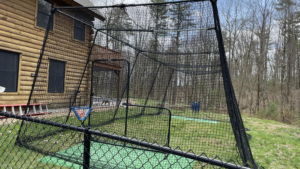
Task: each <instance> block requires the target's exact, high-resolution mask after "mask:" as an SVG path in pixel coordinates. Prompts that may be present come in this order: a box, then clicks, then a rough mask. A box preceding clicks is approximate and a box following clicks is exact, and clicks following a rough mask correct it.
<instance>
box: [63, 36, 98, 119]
mask: <svg viewBox="0 0 300 169" xmlns="http://www.w3.org/2000/svg"><path fill="white" fill-rule="evenodd" d="M98 32H99V30H97V31H96V33H95V38H94V41H93V44H92V46H91V49H90V51H89V55H88V57H87V60H86V64H85V67H84V70H83V72H82V76H81V79H80V81H79V85H78V89H77V91H76V93H75V97H74V100H73V102H72V104H71V107H72V106H74V104H76V98H77V94H78V92H79V89H80V86H81V83H82V80H83V77H84V74H85V71H86V69H87V67H88V64H89V61H90V57H91V55H92V52H93V48H94V45H95V41H96V38H97V34H98ZM71 107H70V110H69V114H68V116H67V119H66V122H68V120H69V117H70V114H71V111H72V109H71Z"/></svg>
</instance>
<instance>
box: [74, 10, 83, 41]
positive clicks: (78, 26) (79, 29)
mask: <svg viewBox="0 0 300 169" xmlns="http://www.w3.org/2000/svg"><path fill="white" fill-rule="evenodd" d="M75 17H76V18H77V19H78V20H80V21H83V22H84V21H85V20H84V18H83V17H82V16H80V15H78V14H77V13H76V14H75ZM80 21H77V20H74V39H77V40H80V41H83V42H84V38H85V24H84V23H82V22H80Z"/></svg>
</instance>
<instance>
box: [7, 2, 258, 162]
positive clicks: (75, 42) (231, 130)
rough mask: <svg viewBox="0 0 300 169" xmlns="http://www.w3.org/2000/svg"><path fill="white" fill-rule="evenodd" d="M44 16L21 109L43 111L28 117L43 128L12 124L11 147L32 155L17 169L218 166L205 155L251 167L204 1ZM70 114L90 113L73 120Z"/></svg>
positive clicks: (212, 16)
mask: <svg viewBox="0 0 300 169" xmlns="http://www.w3.org/2000/svg"><path fill="white" fill-rule="evenodd" d="M100 15H101V16H100ZM51 18H53V30H50V29H49V28H50V27H49V28H48V31H47V33H46V38H45V42H44V43H45V44H44V47H43V48H42V52H41V57H40V60H39V63H38V68H37V71H36V74H35V75H36V77H35V81H34V87H33V88H32V91H31V95H30V99H29V102H28V106H27V111H26V114H27V116H33V115H35V114H34V112H32V111H33V110H32V109H31V107H32V105H33V104H43V105H47V110H48V111H47V113H41V114H39V115H40V116H35V118H37V119H42V118H43V119H44V120H45V122H47V121H48V122H49V124H48V125H47V124H45V123H42V122H41V121H37V122H30V120H29V121H28V120H24V121H22V122H21V121H19V122H18V124H16V123H14V124H13V126H14V125H20V129H19V130H18V131H17V135H16V136H17V137H16V145H18V146H19V147H20V149H24V150H25V149H26V151H29V150H31V151H32V153H33V154H34V155H37V156H38V157H39V159H35V160H38V162H32V163H28V164H27V163H26V164H23V168H30V167H31V166H32V165H33V166H34V167H37V166H43V167H50V166H51V165H53V164H54V166H51V167H55V165H56V166H64V167H74V168H77V167H81V166H82V164H83V163H84V164H85V165H89V166H90V168H128V167H132V168H201V167H205V168H218V167H221V166H222V165H223V163H222V162H221V163H222V165H218V164H217V163H214V162H212V163H210V162H209V160H208V161H207V160H205V158H207V159H208V158H211V159H216V160H221V161H224V162H229V163H235V164H238V165H240V166H246V167H251V168H257V166H256V164H255V162H254V160H253V157H252V154H251V150H250V147H249V143H248V140H247V136H246V133H245V128H244V126H243V122H242V119H241V115H240V112H239V109H238V105H237V102H236V99H235V95H234V91H233V87H232V84H231V80H230V76H229V71H228V68H227V63H226V59H225V51H224V45H223V42H222V36H221V30H220V24H219V19H218V11H217V8H216V3H215V2H214V1H212V2H210V1H191V2H169V3H163V4H144V5H119V6H111V7H93V8H88V7H77V8H76V7H75V8H74V7H65V8H57V9H56V10H53V12H52V15H51V17H50V21H51ZM102 18H105V20H103V19H102ZM49 25H52V23H51V22H50V23H49ZM49 30H50V31H49ZM72 107H81V108H82V109H84V108H85V107H87V108H93V110H92V112H91V114H90V116H89V117H88V118H87V120H85V121H79V120H78V119H77V117H76V116H75V114H74V112H73V111H72V109H71V108H72ZM15 118H16V117H15ZM50 123H51V124H50ZM63 125H64V127H63ZM4 126H9V124H4ZM76 126H77V127H76ZM84 128H85V130H86V131H83V129H84ZM14 130H16V129H14ZM84 133H85V134H86V136H84ZM103 133H108V135H109V136H107V135H105V134H104V135H103ZM113 134H115V135H116V136H118V137H112V136H111V135H113ZM121 136H122V137H121ZM122 138H124V139H125V140H124V139H122ZM126 139H128V140H132V139H136V140H139V141H144V142H145V145H144V144H138V143H137V142H131V141H126ZM146 143H147V144H146ZM148 144H149V145H148ZM146 145H148V146H146ZM157 146H158V147H159V146H160V148H161V149H160V148H157ZM87 147H89V150H88V154H89V156H88V161H89V164H88V163H87V162H86V160H87V159H86V158H87V157H84V154H85V153H83V152H85V149H86V148H87ZM168 149H169V150H170V151H171V150H172V151H171V152H169V151H168ZM187 152H189V153H190V154H193V155H194V156H189V155H187V156H186V157H185V155H184V154H187ZM21 156H22V155H21ZM198 156H199V158H198ZM200 156H201V158H200ZM196 157H197V158H196ZM202 157H205V158H202ZM203 159H204V160H203ZM212 161H213V160H212ZM4 165H5V166H10V164H8V163H5V164H4ZM217 166H218V167H217ZM84 167H86V166H84ZM227 167H228V166H227ZM228 168H230V167H228ZM233 168H239V167H237V166H236V165H235V167H233Z"/></svg>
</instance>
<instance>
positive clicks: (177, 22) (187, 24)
mask: <svg viewBox="0 0 300 169" xmlns="http://www.w3.org/2000/svg"><path fill="white" fill-rule="evenodd" d="M172 7H173V8H170V9H169V11H170V18H171V21H172V27H173V29H175V30H177V31H176V32H175V33H174V32H172V43H173V46H174V49H173V50H172V51H176V52H177V53H180V49H179V48H180V45H181V43H183V42H180V36H181V32H182V29H191V28H193V27H195V23H193V18H191V16H192V15H193V13H192V12H193V10H192V9H191V4H189V3H178V4H176V5H173V6H172ZM181 52H182V51H181ZM182 57H185V56H181V55H179V56H174V62H175V63H176V64H179V63H180V61H181V60H182ZM178 77H179V76H178V73H175V74H174V81H173V95H172V104H175V103H176V97H177V86H178V83H179V80H178Z"/></svg>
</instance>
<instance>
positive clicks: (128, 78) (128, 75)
mask: <svg viewBox="0 0 300 169" xmlns="http://www.w3.org/2000/svg"><path fill="white" fill-rule="evenodd" d="M101 61H102V62H103V61H125V62H127V66H128V70H127V98H126V102H127V106H126V115H125V130H124V136H127V123H128V110H129V109H128V104H129V89H130V88H129V86H130V62H129V61H128V60H126V59H99V60H94V61H93V62H92V65H93V64H94V62H101Z"/></svg>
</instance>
